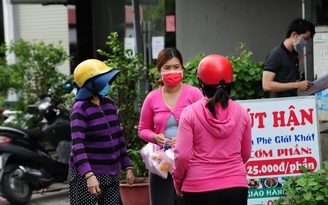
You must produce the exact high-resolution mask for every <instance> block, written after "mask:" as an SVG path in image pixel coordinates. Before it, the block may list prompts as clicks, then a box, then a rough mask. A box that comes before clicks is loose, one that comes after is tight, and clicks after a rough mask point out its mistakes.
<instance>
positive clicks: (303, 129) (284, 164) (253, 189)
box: [237, 96, 321, 205]
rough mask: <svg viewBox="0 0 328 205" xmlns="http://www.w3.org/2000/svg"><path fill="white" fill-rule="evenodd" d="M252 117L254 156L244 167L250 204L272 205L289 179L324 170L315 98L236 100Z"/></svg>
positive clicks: (281, 194)
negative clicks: (303, 171) (285, 181)
mask: <svg viewBox="0 0 328 205" xmlns="http://www.w3.org/2000/svg"><path fill="white" fill-rule="evenodd" d="M237 102H238V103H240V104H241V105H243V106H244V107H245V108H246V109H247V111H248V114H249V117H250V121H251V126H252V146H253V147H252V154H251V159H250V160H249V161H248V162H247V163H246V164H245V168H246V172H247V179H248V184H249V189H248V204H249V205H272V204H273V202H274V200H275V199H278V198H279V197H281V196H283V195H284V193H283V190H282V185H283V184H284V179H285V178H286V177H288V176H297V175H300V174H301V170H300V168H299V167H300V165H303V166H305V167H307V168H309V169H311V170H310V171H316V170H318V169H320V168H321V152H320V136H319V131H318V119H317V102H316V97H315V96H306V97H286V98H271V99H260V100H245V101H237Z"/></svg>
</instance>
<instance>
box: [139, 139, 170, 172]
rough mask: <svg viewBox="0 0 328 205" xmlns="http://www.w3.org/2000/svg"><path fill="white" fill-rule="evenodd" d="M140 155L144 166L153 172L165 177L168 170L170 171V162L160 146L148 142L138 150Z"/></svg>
mask: <svg viewBox="0 0 328 205" xmlns="http://www.w3.org/2000/svg"><path fill="white" fill-rule="evenodd" d="M140 155H141V157H142V159H143V161H144V163H145V166H146V168H147V169H148V170H149V171H150V172H152V173H153V174H157V175H158V176H160V177H162V178H164V179H166V178H167V175H168V172H170V173H171V172H172V164H173V163H170V159H169V158H168V156H167V155H166V153H165V152H164V150H163V149H161V147H160V146H158V145H156V144H154V143H150V142H149V143H148V144H147V145H146V146H144V147H143V148H142V149H141V150H140Z"/></svg>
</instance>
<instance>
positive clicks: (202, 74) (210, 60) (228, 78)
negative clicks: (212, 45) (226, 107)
mask: <svg viewBox="0 0 328 205" xmlns="http://www.w3.org/2000/svg"><path fill="white" fill-rule="evenodd" d="M197 77H198V78H199V79H200V80H201V81H202V82H203V83H205V84H207V85H217V84H219V83H220V81H221V80H224V81H225V83H231V82H232V81H233V70H232V66H231V63H230V61H229V60H228V59H227V58H226V57H224V56H221V55H218V54H211V55H208V56H205V57H204V58H203V59H202V60H201V61H200V63H199V65H198V68H197Z"/></svg>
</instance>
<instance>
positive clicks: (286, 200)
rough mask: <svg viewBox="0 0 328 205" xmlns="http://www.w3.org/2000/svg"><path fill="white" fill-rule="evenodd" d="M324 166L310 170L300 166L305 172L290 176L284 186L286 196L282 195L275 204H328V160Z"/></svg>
mask: <svg viewBox="0 0 328 205" xmlns="http://www.w3.org/2000/svg"><path fill="white" fill-rule="evenodd" d="M323 164H324V168H323V169H319V170H317V171H315V172H310V171H309V170H310V169H308V168H306V167H304V166H300V169H301V170H302V172H303V174H302V175H300V176H299V177H288V178H287V179H286V182H285V183H284V185H283V186H282V189H283V190H284V192H285V194H286V196H285V197H280V198H279V199H278V200H276V201H275V202H274V205H309V204H311V205H326V204H328V184H327V182H328V175H327V171H328V161H324V162H323Z"/></svg>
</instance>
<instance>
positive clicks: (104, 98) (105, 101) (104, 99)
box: [102, 96, 114, 104]
mask: <svg viewBox="0 0 328 205" xmlns="http://www.w3.org/2000/svg"><path fill="white" fill-rule="evenodd" d="M102 100H103V102H104V103H111V104H114V100H113V99H112V98H110V97H107V96H103V97H102Z"/></svg>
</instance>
